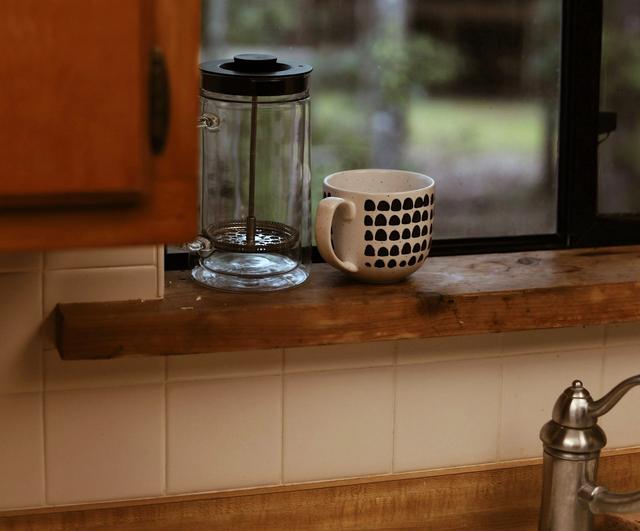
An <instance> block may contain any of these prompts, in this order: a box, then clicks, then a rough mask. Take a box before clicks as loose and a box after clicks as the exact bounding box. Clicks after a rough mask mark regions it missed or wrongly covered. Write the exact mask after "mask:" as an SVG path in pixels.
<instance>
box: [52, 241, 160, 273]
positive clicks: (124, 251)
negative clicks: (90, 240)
mask: <svg viewBox="0 0 640 531" xmlns="http://www.w3.org/2000/svg"><path fill="white" fill-rule="evenodd" d="M157 260H158V254H157V246H156V245H137V246H133V247H106V248H105V247H102V248H95V249H65V250H64V251H48V252H46V253H45V255H44V267H45V269H48V270H51V269H81V268H89V267H122V266H137V265H156V263H157Z"/></svg>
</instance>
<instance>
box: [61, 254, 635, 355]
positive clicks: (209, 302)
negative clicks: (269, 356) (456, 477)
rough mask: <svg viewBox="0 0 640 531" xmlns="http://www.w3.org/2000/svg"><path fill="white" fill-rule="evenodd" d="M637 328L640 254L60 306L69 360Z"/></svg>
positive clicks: (193, 289)
mask: <svg viewBox="0 0 640 531" xmlns="http://www.w3.org/2000/svg"><path fill="white" fill-rule="evenodd" d="M626 321H640V246H630V247H606V248H597V249H573V250H562V251H537V252H526V253H508V254H489V255H475V256H447V257H436V258H430V259H429V260H428V262H427V264H426V265H425V266H424V267H423V268H422V269H421V270H420V271H418V272H417V273H415V274H414V275H413V276H412V277H410V279H409V280H407V281H406V282H403V283H400V284H394V285H385V286H374V285H368V284H360V283H356V282H353V281H351V280H350V279H348V278H347V277H345V276H344V275H342V274H341V273H339V272H338V271H335V270H334V269H332V268H331V267H329V266H327V265H325V264H314V265H313V271H312V275H311V278H310V280H309V281H308V282H307V283H306V284H304V285H303V286H301V287H299V288H296V289H293V290H290V291H283V292H276V293H269V294H229V293H221V292H217V291H214V290H209V289H206V288H203V287H200V286H198V285H196V284H195V283H194V282H192V281H191V280H190V278H189V274H188V272H172V273H167V287H166V292H165V298H164V299H163V300H153V301H124V302H110V303H105V302H96V303H73V304H60V305H58V307H57V309H56V336H57V337H56V342H57V346H58V349H59V351H60V355H61V357H62V358H63V359H105V358H114V357H121V356H140V355H143V356H162V355H170V354H195V353H204V352H207V353H209V352H229V351H238V350H248V349H269V348H285V347H302V346H312V345H328V344H341V343H359V342H367V341H383V340H396V339H407V338H426V337H442V336H455V335H465V334H480V333H492V332H506V331H515V330H531V329H540V328H560V327H568V326H579V325H597V324H606V323H619V322H626Z"/></svg>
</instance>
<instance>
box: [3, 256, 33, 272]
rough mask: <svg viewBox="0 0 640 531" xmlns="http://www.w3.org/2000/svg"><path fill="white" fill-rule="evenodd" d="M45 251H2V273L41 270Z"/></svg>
mask: <svg viewBox="0 0 640 531" xmlns="http://www.w3.org/2000/svg"><path fill="white" fill-rule="evenodd" d="M42 256H43V253H0V273H15V272H18V271H41V270H42Z"/></svg>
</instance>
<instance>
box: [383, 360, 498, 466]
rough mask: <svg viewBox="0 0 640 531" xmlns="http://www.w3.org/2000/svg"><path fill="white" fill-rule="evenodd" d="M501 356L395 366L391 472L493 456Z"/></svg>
mask: <svg viewBox="0 0 640 531" xmlns="http://www.w3.org/2000/svg"><path fill="white" fill-rule="evenodd" d="M500 363H501V360H500V359H499V358H491V359H478V360H463V361H460V360H458V361H445V362H440V363H426V364H421V365H404V366H401V367H398V369H397V371H398V372H397V390H396V421H395V445H394V446H395V455H394V472H406V471H410V470H420V469H426V468H439V467H446V466H456V465H464V464H472V463H486V462H491V461H495V460H496V457H497V451H498V439H497V432H498V423H499V416H500V384H501V378H502V375H501V371H500Z"/></svg>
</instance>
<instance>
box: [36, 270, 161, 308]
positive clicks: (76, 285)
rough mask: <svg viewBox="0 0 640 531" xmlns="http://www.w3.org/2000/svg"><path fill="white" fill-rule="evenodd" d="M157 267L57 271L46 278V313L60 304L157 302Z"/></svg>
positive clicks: (49, 272)
mask: <svg viewBox="0 0 640 531" xmlns="http://www.w3.org/2000/svg"><path fill="white" fill-rule="evenodd" d="M157 283H158V271H157V269H156V266H151V265H150V266H126V267H93V268H87V269H58V270H52V271H46V272H45V274H44V312H45V316H47V315H49V314H50V313H51V311H52V310H53V308H54V307H55V305H56V304H58V303H59V302H93V301H119V300H135V299H155V298H157V296H158V285H157Z"/></svg>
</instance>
